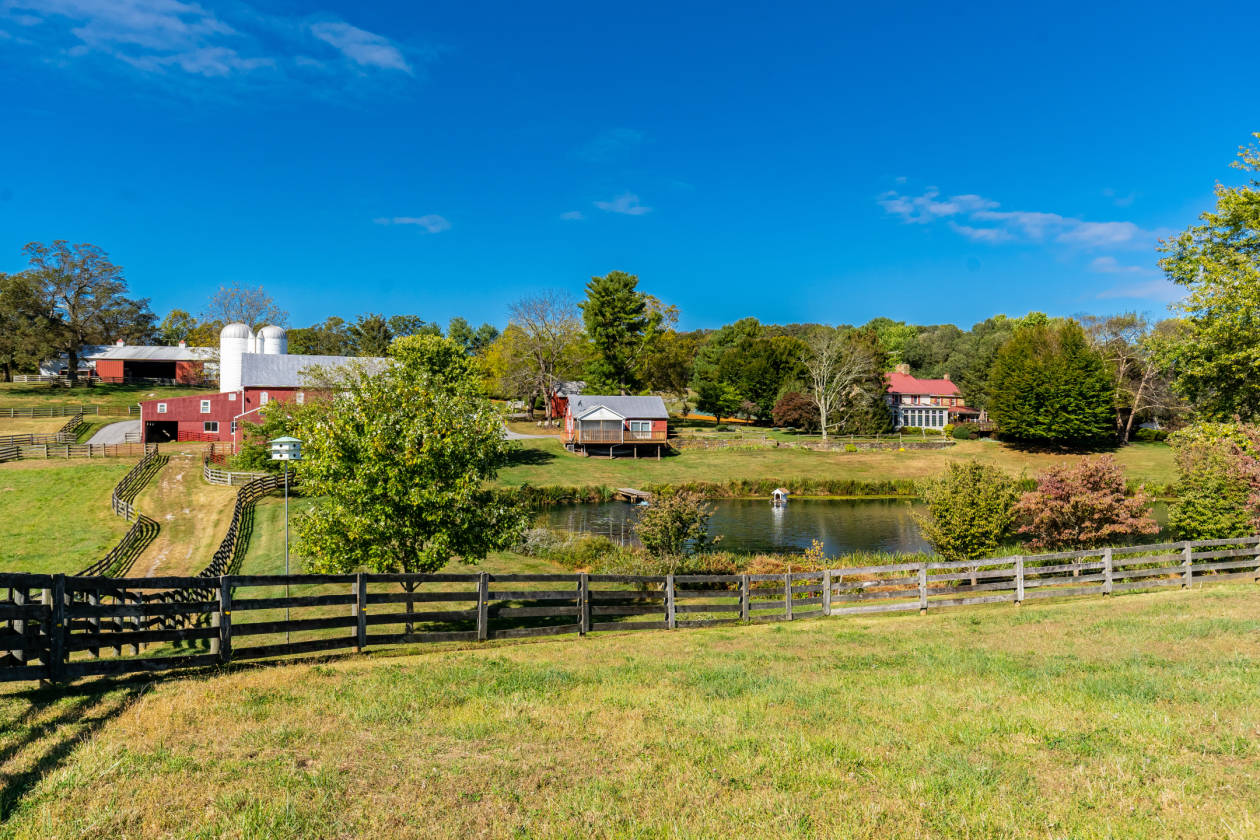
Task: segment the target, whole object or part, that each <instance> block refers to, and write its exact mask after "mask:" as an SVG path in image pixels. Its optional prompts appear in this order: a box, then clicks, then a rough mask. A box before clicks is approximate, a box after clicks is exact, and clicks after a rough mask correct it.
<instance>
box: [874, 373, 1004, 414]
mask: <svg viewBox="0 0 1260 840" xmlns="http://www.w3.org/2000/svg"><path fill="white" fill-rule="evenodd" d="M886 377H887V380H888V408H889V410H891V411H892V413H893V422H894V425H896V427H897V428H898V429H901V428H905V427H907V426H910V427H913V428H923V429H943V428H945V426H946V424H948V423H958V422H961V421H967V420H975V419H977V418H978V417H979V416H980V414H981V412H980V410H979V409H976V408H971V407H969V406H968V405H967V404H966V401H965V400H964V399H963V395H962V392H961V391H960V390H958V386H957V385H956V384H954V382H953V381H952V380H951V379H950V378H949V374H948V373H947V374H945V376H944V378H943V379H919V378H918V377H914V376H911V375H910V367H909V366H908V365H897V369H896V370H895V371H893V372H892V373H889V374H886Z"/></svg>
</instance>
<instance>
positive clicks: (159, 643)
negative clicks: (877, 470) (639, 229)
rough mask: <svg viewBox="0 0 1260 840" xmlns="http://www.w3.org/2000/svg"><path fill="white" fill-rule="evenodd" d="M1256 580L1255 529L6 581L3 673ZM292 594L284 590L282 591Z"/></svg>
mask: <svg viewBox="0 0 1260 840" xmlns="http://www.w3.org/2000/svg"><path fill="white" fill-rule="evenodd" d="M1229 580H1247V581H1256V580H1260V537H1248V538H1233V539H1227V540H1207V541H1199V542H1190V543H1166V544H1161V545H1147V546H1128V547H1123V548H1107V549H1098V550H1090V551H1072V552H1059V553H1053V554H1040V555H1031V556H1016V557H1001V558H991V559H985V560H979V561H975V562H971V561H967V562H945V561H940V562H918V563H896V564H889V565H880V566H864V567H860V568H841V569H828V570H825V571H821V572H798V573H794V574H783V575H665V576H635V575H596V574H539V575H524V574H521V575H517V574H509V575H491V574H484V573H483V574H432V575H371V574H348V575H291V576H283V575H279V576H278V575H220V576H217V577H214V576H199V577H166V578H156V577H155V578H108V577H77V576H65V575H27V574H0V592H2V593H5V597H4V598H3V600H0V681H14V680H48V681H53V682H62V681H66V680H71V679H75V678H79V677H85V676H93V675H104V674H124V673H131V672H144V671H160V670H165V669H170V668H186V667H196V666H204V665H215V664H225V663H228V662H232V661H242V660H255V659H265V658H274V657H289V656H295V655H300V654H310V653H323V652H329V651H337V650H348V649H353V650H356V651H363V650H366V649H368V648H371V647H374V646H383V645H398V644H419V643H429V642H476V641H484V640H488V639H507V638H519V637H525V636H550V635H559V634H566V633H578V634H583V635H584V634H586V633H590V632H600V631H606V630H615V631H630V630H673V629H676V628H685V627H701V626H708V625H716V624H738V623H746V622H765V621H793V620H796V619H802V618H810V617H814V616H827V615H830V616H838V615H852V614H863V613H878V612H899V611H910V612H915V611H918V612H926V611H927V610H930V609H938V608H941V607H953V606H964V605H972V604H990V603H999V602H1013V603H1015V604H1019V603H1022V602H1024V601H1027V600H1032V599H1036V598H1058V597H1066V596H1077V595H1110V594H1112V593H1115V592H1123V591H1128V590H1137V589H1153V588H1159V587H1189V586H1191V585H1193V584H1194V583H1196V582H1197V583H1200V584H1202V583H1209V582H1218V581H1229ZM286 593H288V594H286Z"/></svg>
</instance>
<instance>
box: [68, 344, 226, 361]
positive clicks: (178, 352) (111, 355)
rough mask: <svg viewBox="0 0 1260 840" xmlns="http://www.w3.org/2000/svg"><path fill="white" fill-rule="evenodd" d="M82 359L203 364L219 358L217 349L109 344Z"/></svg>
mask: <svg viewBox="0 0 1260 840" xmlns="http://www.w3.org/2000/svg"><path fill="white" fill-rule="evenodd" d="M84 358H87V359H91V360H92V361H94V362H99V361H102V360H109V359H125V360H126V361H137V362H140V361H149V362H203V361H206V360H208V359H217V358H219V348H217V347H179V346H174V347H172V346H169V345H145V344H123V345H118V344H111V345H109V346H107V347H102V348H101V349H100V350H98V351H96V352H94V353H91V354H90V355H88V354H85V356H84Z"/></svg>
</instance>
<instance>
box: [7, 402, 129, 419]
mask: <svg viewBox="0 0 1260 840" xmlns="http://www.w3.org/2000/svg"><path fill="white" fill-rule="evenodd" d="M139 413H140V405H139V403H137V404H135V405H88V404H86V403H85V404H83V405H15V406H0V417H70V416H72V415H75V414H99V415H101V416H102V417H134V416H136V415H138V414H139Z"/></svg>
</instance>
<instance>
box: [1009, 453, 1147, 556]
mask: <svg viewBox="0 0 1260 840" xmlns="http://www.w3.org/2000/svg"><path fill="white" fill-rule="evenodd" d="M1150 508H1151V500H1150V497H1149V496H1147V495H1146V493H1145V491H1143V490H1138V491H1136V492H1135V493H1132V494H1130V493H1129V492H1128V489H1127V487H1126V484H1125V480H1124V469H1123V468H1122V467H1121V466H1120V464H1119V462H1118V461H1116V459H1115V458H1114V457H1112V456H1111V455H1101V456H1099V457H1097V458H1082V459H1081V460H1080V461H1079V462H1078V463H1076V464H1060V465H1058V466H1054V467H1051V468H1050V469H1048V470H1046V471H1045V472H1044V473H1042V474H1041V475H1039V476H1037V487H1036V489H1035V490H1030V491H1029V492H1027V493H1025V494H1024V495H1023V496H1022V497H1021V498H1020V500H1019V504H1017V505H1016V506H1015V514H1016V516H1017V517H1018V519H1019V521H1020V526H1019V533H1021V534H1024V535H1026V536H1028V537H1030V539H1029V541H1028V544H1029V545H1030V546H1032V547H1033V548H1048V549H1056V548H1091V547H1094V546H1099V545H1107V544H1109V543H1114V542H1116V541H1118V540H1127V539H1129V538H1131V537H1135V536H1139V535H1142V534H1156V533H1159V525H1158V524H1157V523H1156V522H1155V520H1154V518H1153V517H1152V516H1151V512H1150Z"/></svg>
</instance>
